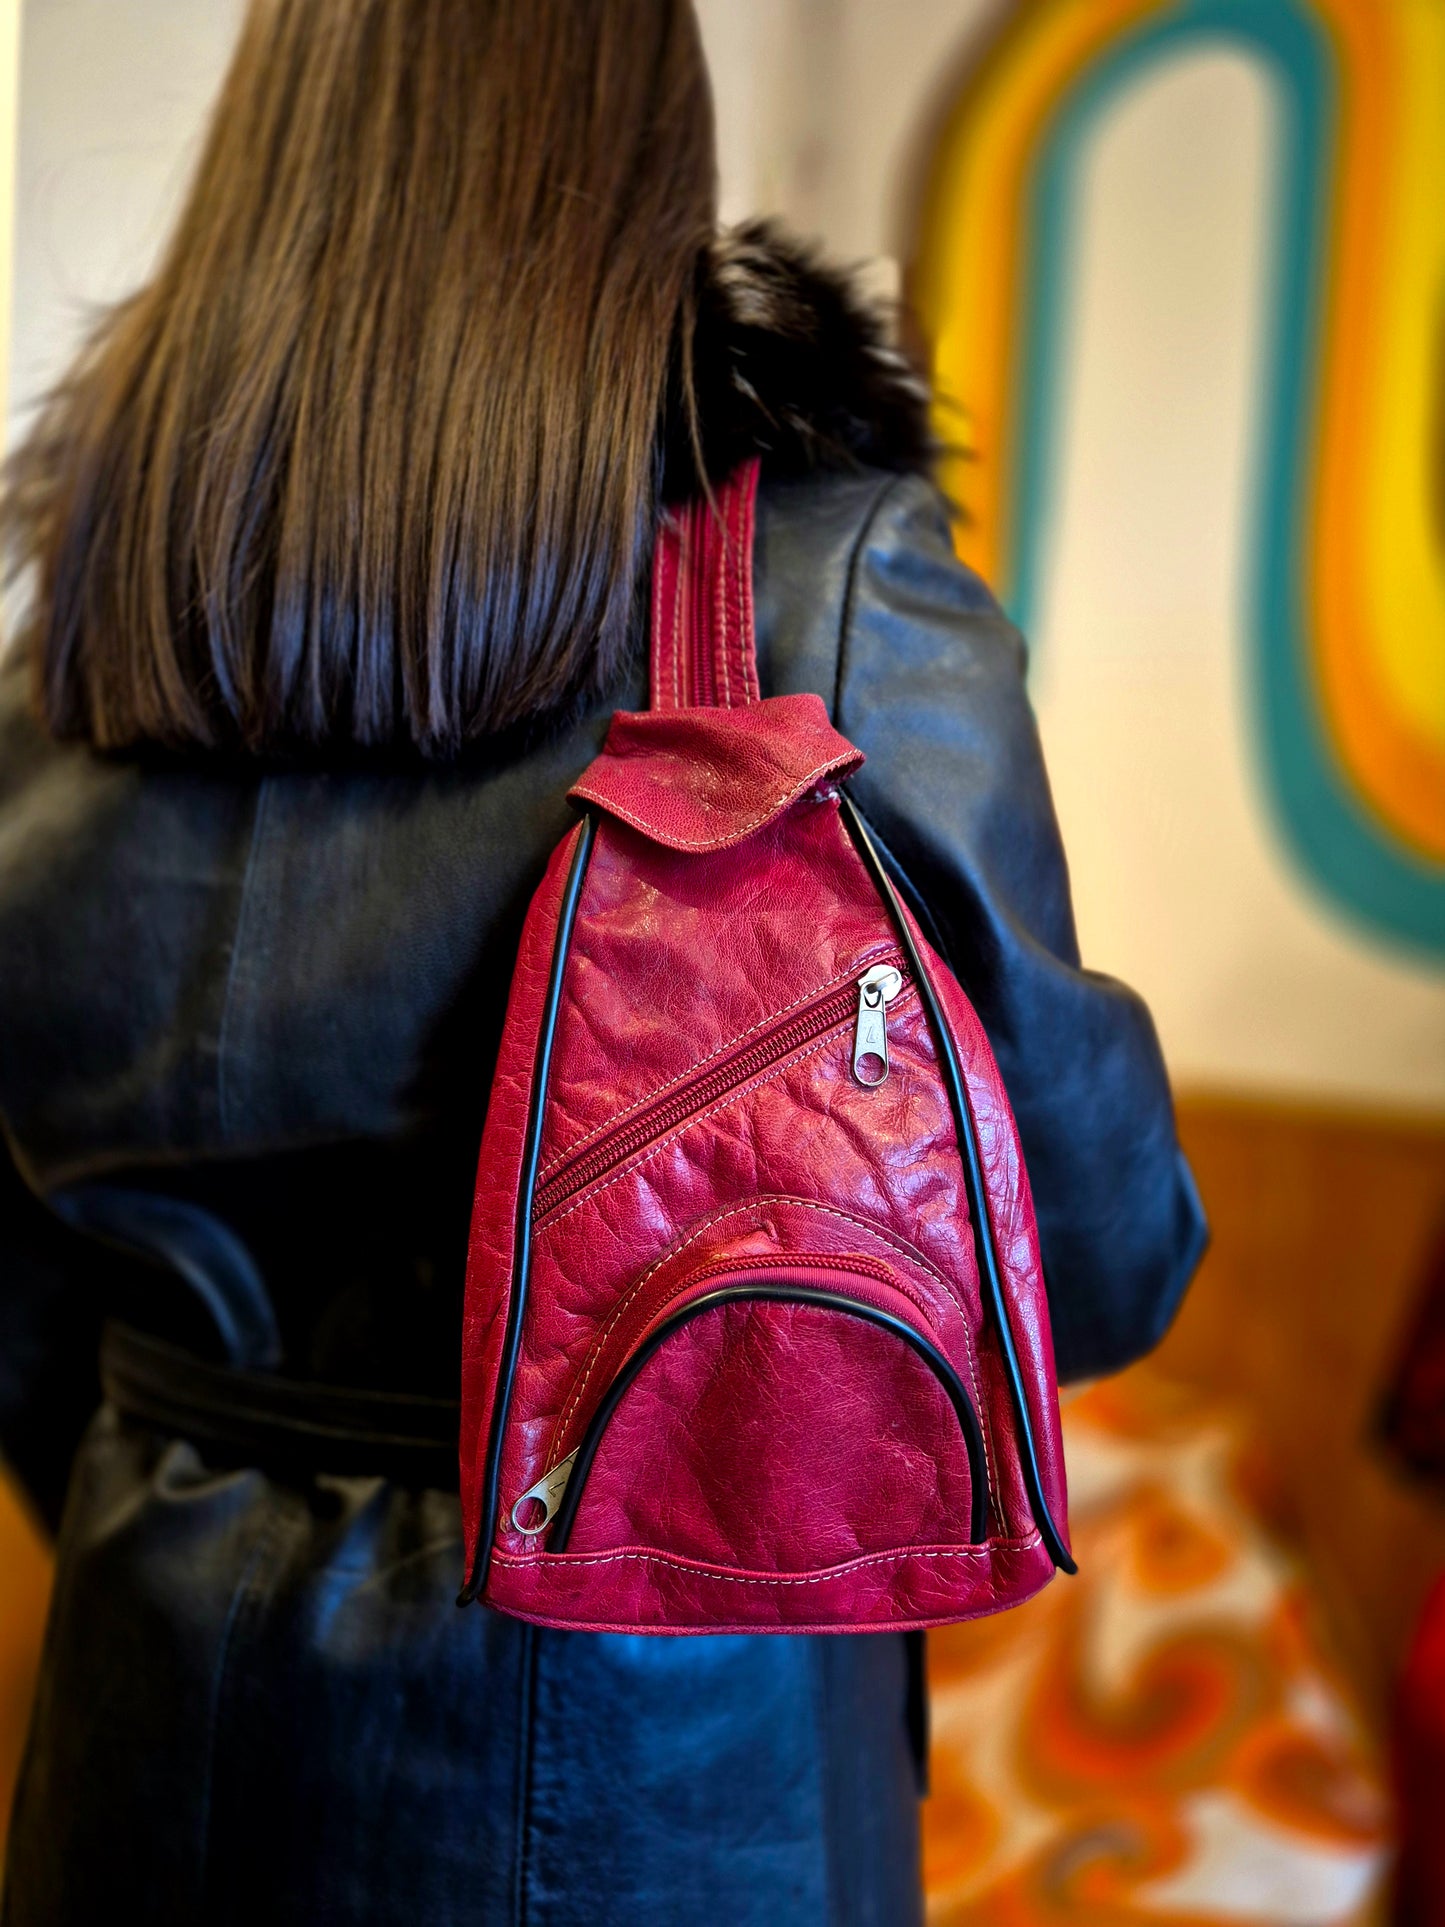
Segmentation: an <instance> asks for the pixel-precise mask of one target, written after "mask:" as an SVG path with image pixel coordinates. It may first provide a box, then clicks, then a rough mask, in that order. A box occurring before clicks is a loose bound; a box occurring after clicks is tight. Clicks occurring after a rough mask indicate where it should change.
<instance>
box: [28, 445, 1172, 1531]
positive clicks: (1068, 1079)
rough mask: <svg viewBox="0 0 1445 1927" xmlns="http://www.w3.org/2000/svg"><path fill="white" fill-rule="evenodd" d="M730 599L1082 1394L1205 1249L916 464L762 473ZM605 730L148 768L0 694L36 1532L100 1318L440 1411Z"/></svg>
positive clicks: (1005, 676)
mask: <svg viewBox="0 0 1445 1927" xmlns="http://www.w3.org/2000/svg"><path fill="white" fill-rule="evenodd" d="M755 573H756V603H757V614H758V647H759V659H760V671H761V676H762V680H763V687H764V693H781V692H786V691H794V690H813V691H816V692H818V693H820V694H821V695H823V696H824V697H825V698H826V700H827V701H828V703H829V705H830V708H831V710H832V713H833V718H834V720H835V722H836V723H837V725H838V727H839V729H841V730H842V731H843V733H844V734H845V735H847V736H848V737H850V738H851V739H852V740H853V741H854V742H855V743H856V744H857V745H858V746H859V747H860V748H861V749H862V750H863V751H864V753H865V754H866V756H867V759H868V760H867V763H866V765H865V767H864V769H863V770H862V772H861V774H860V775H859V776H858V777H857V778H856V779H855V784H854V793H855V795H856V797H857V800H858V803H859V806H860V808H861V809H862V811H863V812H864V814H865V815H866V817H867V818H868V820H869V822H870V824H871V826H872V828H873V831H874V833H875V835H876V837H877V839H878V840H879V841H880V842H881V844H882V845H883V847H884V849H885V850H886V852H887V853H888V855H889V857H890V859H891V860H892V862H893V863H894V865H895V866H896V871H897V874H898V877H899V879H900V881H901V882H902V884H903V885H904V887H905V888H906V890H907V893H908V895H909V898H910V900H911V901H912V903H913V904H914V906H915V908H916V909H917V910H918V911H919V913H920V915H921V916H922V917H923V918H924V919H925V923H926V927H927V928H928V929H929V930H930V933H931V934H932V935H933V937H934V939H935V941H936V944H937V947H938V948H939V949H940V950H941V952H942V953H943V954H944V955H945V956H946V957H947V958H948V960H949V961H950V962H951V963H952V965H953V967H954V969H955V970H956V971H957V973H958V975H959V977H960V979H961V981H962V982H963V984H964V986H965V988H966V989H967V990H968V992H969V994H970V996H971V997H972V998H973V1000H974V1002H975V1004H976V1005H977V1007H978V1010H979V1012H980V1014H981V1016H982V1018H983V1021H984V1024H985V1026H986V1028H987V1030H988V1032H989V1035H990V1038H991V1039H992V1042H993V1044H994V1047H995V1050H996V1051H997V1054H998V1057H999V1061H1000V1064H1001V1067H1002V1070H1003V1075H1004V1079H1005V1082H1006V1084H1007V1087H1008V1091H1009V1094H1010V1097H1011V1099H1012V1102H1013V1105H1014V1108H1015V1111H1016V1113H1017V1116H1018V1122H1019V1127H1020V1131H1021V1134H1022V1140H1023V1146H1024V1151H1025V1155H1026V1158H1027V1162H1028V1168H1029V1173H1030V1177H1031V1180H1032V1183H1033V1189H1034V1196H1035V1200H1036V1204H1037V1208H1038V1213H1039V1220H1040V1228H1041V1235H1042V1243H1043V1254H1044V1263H1045V1269H1046V1273H1047V1278H1048V1285H1049V1295H1050V1302H1051V1306H1052V1311H1053V1322H1054V1335H1055V1343H1056V1347H1057V1353H1058V1360H1059V1367H1060V1372H1061V1375H1062V1376H1069V1377H1078V1376H1082V1375H1087V1374H1092V1373H1097V1372H1102V1371H1108V1370H1110V1369H1113V1368H1115V1367H1117V1366H1119V1365H1121V1364H1123V1363H1125V1362H1126V1361H1128V1360H1129V1359H1131V1358H1134V1357H1136V1356H1138V1355H1139V1354H1140V1353H1142V1352H1143V1351H1145V1350H1147V1349H1148V1348H1149V1346H1151V1345H1152V1344H1153V1343H1154V1342H1155V1340H1156V1339H1157V1338H1158V1337H1159V1335H1160V1334H1161V1332H1162V1331H1163V1329H1164V1327H1165V1326H1166V1324H1167V1323H1168V1321H1169V1318H1170V1317H1171V1315H1172V1313H1173V1311H1174V1308H1175V1306H1176V1304H1177V1302H1178V1299H1179V1296H1180V1293H1181V1292H1182V1290H1183V1288H1184V1285H1185V1283H1186V1282H1187V1280H1188V1278H1189V1276H1190V1274H1191V1272H1192V1270H1193V1268H1194V1266H1195V1264H1196V1262H1197V1260H1198V1257H1199V1254H1200V1251H1201V1247H1202V1242H1203V1226H1202V1219H1201V1216H1200V1211H1199V1206H1198V1203H1197V1199H1196V1196H1195V1192H1194V1188H1193V1185H1192V1182H1191V1180H1190V1177H1189V1173H1188V1170H1187V1168H1186V1166H1185V1164H1184V1162H1183V1159H1182V1158H1181V1155H1180V1153H1179V1150H1178V1146H1177V1143H1176V1140H1175V1134H1174V1124H1173V1116H1172V1111H1171V1106H1170V1098H1169V1090H1168V1085H1167V1082H1166V1078H1165V1073H1164V1068H1163V1064H1162V1062H1161V1059H1160V1054H1159V1049H1158V1044H1157V1042H1156V1039H1155V1035H1154V1030H1153V1026H1152V1024H1151V1022H1150V1019H1149V1015H1148V1012H1147V1011H1146V1010H1145V1008H1144V1006H1143V1005H1142V1003H1141V1002H1140V1001H1139V999H1138V998H1137V997H1135V996H1134V995H1133V994H1132V993H1131V992H1130V991H1128V990H1127V989H1125V988H1124V987H1123V986H1122V985H1120V984H1118V983H1115V982H1113V981H1112V980H1110V979H1108V978H1105V977H1101V976H1098V975H1095V974H1092V973H1089V972H1086V971H1084V970H1082V969H1081V968H1080V967H1079V959H1078V952H1077V946H1076V942H1075V936H1074V927H1073V921H1072V916H1071V912H1070V907H1069V893H1068V877H1067V871H1066V868H1065V864H1064V857H1063V852H1062V849H1061V847H1060V842H1059V835H1058V830H1057V827H1056V824H1055V821H1054V815H1053V810H1052V806H1051V803H1050V798H1049V791H1048V784H1047V781H1046V778H1045V774H1044V770H1043V765H1042V761H1041V758H1040V751H1039V743H1038V736H1037V733H1036V730H1035V726H1034V721H1033V717H1032V715H1031V713H1030V710H1029V707H1028V703H1027V700H1026V697H1025V693H1024V683H1023V672H1024V650H1023V645H1022V643H1021V641H1020V639H1019V637H1018V635H1017V634H1016V633H1015V631H1014V630H1013V629H1012V628H1011V627H1010V625H1009V624H1008V623H1007V622H1006V621H1005V620H1004V618H1003V617H1002V616H1001V615H1000V613H999V611H998V609H997V608H996V606H995V604H994V603H993V601H992V599H991V598H990V596H989V594H988V592H987V591H986V590H985V588H984V587H983V585H982V584H981V583H980V582H979V581H978V580H977V579H976V578H975V577H974V576H972V575H971V574H970V573H969V572H968V571H966V570H965V569H964V568H962V567H961V566H960V565H959V564H958V563H957V561H956V560H955V559H954V556H953V552H952V548H951V544H950V541H949V532H948V527H947V522H946V518H945V514H944V510H943V507H942V504H941V502H940V500H939V498H938V496H937V495H936V493H935V491H934V490H933V489H932V487H931V486H930V484H928V483H927V482H926V481H924V480H922V479H920V478H919V477H917V476H911V475H902V476H899V475H890V474H886V473H881V472H878V471H864V472H860V473H857V474H855V475H853V476H850V477H840V476H831V477H827V478H818V479H814V480H808V481H782V482H778V481H773V482H766V481H765V483H764V487H763V492H762V497H761V502H760V511H759V530H758V546H757V560H756V568H755ZM640 673H641V672H640V671H639V677H640ZM620 701H621V702H622V704H623V705H624V706H627V707H638V706H642V705H643V704H644V703H645V690H644V688H643V685H642V682H641V681H640V679H639V680H636V682H635V686H633V687H632V688H630V689H628V690H626V691H624V692H622V694H621V697H620ZM608 713H609V712H608V711H607V710H603V709H598V710H597V711H595V712H594V713H592V714H590V715H588V716H586V717H585V718H583V719H582V720H580V721H578V722H576V723H575V724H574V725H573V726H572V727H569V728H565V729H562V730H560V731H556V732H554V733H553V734H551V735H550V736H549V737H548V738H547V740H545V741H544V742H542V743H541V744H540V745H538V746H534V747H533V748H531V749H530V750H528V751H525V752H514V753H511V754H509V755H507V756H501V755H498V754H497V753H495V752H493V753H491V754H479V755H476V756H474V757H472V758H471V759H470V760H469V761H466V762H463V763H461V764H458V765H456V766H454V767H450V768H446V769H424V768H416V767H412V768H396V767H393V768H388V769H382V768H379V767H372V768H363V767H355V768H352V769H342V768H338V767H330V768H316V769H290V770H282V769H270V770H266V771H263V770H260V769H257V768H254V767H247V766H239V767H219V766H198V767H185V766H182V765H180V764H169V765H167V764H163V763H159V762H157V763H151V764H149V765H143V764H140V763H137V762H135V761H120V760H116V761H107V760H102V759H101V758H99V757H96V756H95V755H93V754H91V753H90V752H89V751H88V750H86V749H85V748H83V747H78V746H60V745H57V744H55V743H53V742H51V741H49V740H47V739H45V738H44V737H42V736H41V735H40V734H39V732H38V730H37V729H36V727H35V725H34V724H33V723H32V722H31V720H30V718H29V715H28V713H27V709H26V704H25V700H24V678H23V676H22V674H21V673H20V670H19V667H18V665H16V664H14V663H11V664H10V665H9V666H8V667H7V669H6V670H5V671H4V674H3V682H0V1120H3V1125H4V1132H5V1141H6V1146H7V1148H8V1157H9V1166H8V1167H7V1169H6V1170H5V1174H4V1176H3V1177H0V1185H3V1186H4V1187H5V1188H6V1192H7V1196H6V1198H5V1213H4V1219H3V1225H4V1229H3V1230H0V1240H3V1243H0V1263H3V1266H4V1271H3V1285H0V1441H3V1444H4V1448H5V1450H6V1451H7V1452H8V1453H9V1455H10V1456H11V1457H12V1459H13V1460H14V1462H15V1463H16V1464H17V1465H18V1467H19V1468H20V1470H21V1472H22V1474H23V1475H24V1476H25V1477H26V1478H27V1479H28V1480H29V1481H30V1483H31V1485H32V1487H33V1489H34V1490H35V1491H36V1493H37V1496H38V1497H39V1498H40V1500H41V1502H42V1504H43V1505H44V1507H45V1508H46V1509H47V1510H49V1511H53V1509H54V1506H55V1503H56V1499H57V1497H58V1494H59V1491H60V1489H61V1487H62V1486H63V1482H64V1472H65V1465H66V1461H67V1460H68V1456H69V1452H70V1450H71V1448H72V1447H73V1444H74V1439H75V1435H76V1432H77V1430H78V1426H79V1424H80V1422H81V1419H82V1415H83V1414H84V1412H85V1411H86V1410H87V1409H88V1408H89V1406H90V1404H91V1403H92V1402H93V1395H92V1386H93V1357H94V1339H95V1328H96V1321H97V1318H98V1316H99V1315H100V1314H101V1313H103V1312H106V1311H117V1310H118V1311H121V1312H123V1313H124V1314H125V1315H127V1316H128V1317H130V1318H131V1319H133V1320H135V1321H137V1322H140V1323H142V1324H144V1325H145V1326H146V1327H147V1328H148V1329H152V1330H158V1331H161V1332H164V1333H168V1334H170V1335H172V1336H174V1337H176V1338H178V1339H180V1340H183V1341H184V1342H186V1343H189V1344H191V1345H193V1346H196V1347H199V1348H201V1349H203V1350H207V1351H210V1352H212V1353H219V1354H220V1355H223V1356H229V1357H230V1358H231V1359H232V1360H233V1361H235V1362H237V1363H241V1364H246V1365H251V1366H270V1367H279V1368H280V1369H281V1370H282V1371H285V1372H291V1373H295V1374H297V1375H299V1376H303V1377H319V1378H326V1379H332V1380H340V1381H343V1382H350V1383H353V1384H359V1385H368V1386H386V1387H392V1388H395V1389H406V1390H421V1391H428V1392H435V1393H444V1394H446V1395H448V1396H450V1395H451V1394H452V1392H453V1390H454V1386H455V1380H456V1372H457V1364H456V1360H457V1342H458V1338H457V1334H458V1319H459V1310H458V1306H459V1290H460V1282H461V1272H462V1256H463V1249H464V1241H465V1235H466V1226H467V1217H468V1210H469V1205H470V1197H471V1189H472V1176H473V1170H472V1166H473V1162H474V1159H475V1155H476V1146H477V1143H478V1140H479V1137H480V1132H481V1124H482V1119H483V1115H484V1110H485V1105H486V1098H487V1087H488V1081H489V1074H490V1069H491V1063H492V1057H493V1052H494V1049H495V1044H496V1039H497V1034H498V1030H499V1027H500V1023H501V1017H502V1010H503V1005H504V1002H505V998H506V994H507V987H508V982H509V977H510V970H511V961H512V954H513V950H514V946H515V941H516V937H517V932H518V928H519V925H520V920H521V917H522V914H523V912H524V910H525V907H526V904H527V901H528V898H529V896H530V893H531V891H532V889H533V887H534V885H535V884H536V882H537V880H538V878H539V876H540V873H541V869H542V866H543V863H544V861H545V858H546V856H547V853H548V851H549V850H550V849H551V848H552V846H553V845H554V844H555V843H556V842H557V841H558V839H559V838H560V837H561V836H562V835H563V833H564V832H565V830H566V828H567V825H568V821H569V808H568V805H567V804H566V802H565V800H564V792H565V790H566V788H567V786H568V784H569V782H570V781H571V780H572V778H573V777H574V776H575V775H576V774H577V773H578V772H579V771H580V770H581V769H582V768H583V766H584V765H585V764H586V763H587V762H588V761H589V760H590V758H591V757H592V756H593V755H594V754H595V752H596V750H597V748H598V746H599V744H600V741H601V738H602V735H603V732H604V729H605V726H606V721H607V714H608ZM22 1179H23V1185H24V1187H25V1188H22V1185H21V1182H20V1180H22ZM40 1198H43V1199H45V1200H46V1201H47V1202H48V1205H49V1207H50V1209H49V1212H47V1211H45V1210H42V1208H41V1207H40V1205H39V1203H38V1202H36V1200H38V1199H40ZM102 1239H103V1240H104V1243H103V1244H101V1243H100V1242H98V1240H102Z"/></svg>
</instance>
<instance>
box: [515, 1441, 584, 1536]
mask: <svg viewBox="0 0 1445 1927" xmlns="http://www.w3.org/2000/svg"><path fill="white" fill-rule="evenodd" d="M576 1457H577V1454H576V1453H575V1452H569V1453H568V1454H567V1456H566V1458H565V1459H559V1460H558V1461H557V1463H556V1465H554V1466H553V1467H552V1470H551V1471H550V1472H544V1473H543V1474H542V1476H541V1478H540V1479H538V1481H537V1483H536V1484H535V1485H529V1486H528V1487H527V1490H526V1491H525V1492H524V1493H523V1494H522V1496H521V1498H520V1499H518V1501H517V1503H516V1504H515V1505H514V1506H513V1507H512V1525H513V1527H514V1528H515V1530H516V1531H518V1532H520V1533H521V1534H522V1536H523V1538H524V1539H535V1538H536V1536H537V1534H538V1533H539V1532H545V1531H546V1530H547V1528H548V1526H549V1525H551V1523H552V1521H553V1519H554V1518H556V1516H557V1508H558V1506H559V1505H561V1503H562V1494H563V1493H564V1492H565V1491H566V1490H567V1481H568V1479H570V1478H571V1476H572V1464H573V1461H574V1460H575V1459H576ZM533 1499H535V1500H536V1501H537V1503H538V1505H540V1506H541V1508H542V1516H541V1518H540V1519H539V1520H538V1521H537V1522H536V1524H535V1525H530V1526H524V1525H523V1524H522V1521H521V1520H520V1519H519V1518H518V1517H517V1514H518V1513H519V1512H521V1511H523V1510H524V1509H525V1508H526V1506H527V1505H528V1504H529V1503H530V1502H531V1501H532V1500H533Z"/></svg>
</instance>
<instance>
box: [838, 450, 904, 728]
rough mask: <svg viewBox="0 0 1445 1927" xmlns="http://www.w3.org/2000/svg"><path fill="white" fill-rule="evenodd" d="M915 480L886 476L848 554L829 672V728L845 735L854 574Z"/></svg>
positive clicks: (855, 585)
mask: <svg viewBox="0 0 1445 1927" xmlns="http://www.w3.org/2000/svg"><path fill="white" fill-rule="evenodd" d="M914 479H915V478H914V477H913V476H912V475H910V474H903V475H890V476H888V477H886V478H885V479H884V481H883V482H881V483H880V485H879V488H878V492H877V493H876V494H875V496H874V497H873V500H872V501H871V502H870V503H869V505H868V512H867V514H866V515H865V516H864V517H863V520H862V522H861V523H860V525H859V528H858V533H857V534H856V535H855V536H854V538H853V543H852V547H851V548H850V550H849V552H848V571H847V576H846V578H845V582H844V588H843V601H842V606H841V607H840V609H839V611H838V643H837V653H836V657H835V667H834V671H833V702H832V706H831V707H832V716H833V727H834V728H835V729H837V730H838V731H839V732H840V734H843V735H846V734H847V731H846V730H844V729H843V727H842V722H841V717H842V711H843V683H844V679H845V676H846V673H847V659H848V643H849V638H850V636H851V634H852V630H853V616H854V612H855V609H856V607H857V601H858V572H859V568H860V566H861V563H862V560H863V551H864V549H865V548H866V547H867V546H868V542H869V539H870V538H871V536H872V534H873V530H874V528H875V526H876V525H877V522H878V518H879V516H880V515H881V514H882V512H883V510H884V508H885V506H886V505H887V503H888V501H889V500H890V498H891V497H892V496H893V495H894V493H895V492H896V491H897V490H898V489H900V488H902V486H903V485H904V484H905V483H906V482H910V481H912V480H914Z"/></svg>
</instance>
